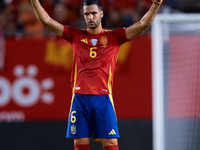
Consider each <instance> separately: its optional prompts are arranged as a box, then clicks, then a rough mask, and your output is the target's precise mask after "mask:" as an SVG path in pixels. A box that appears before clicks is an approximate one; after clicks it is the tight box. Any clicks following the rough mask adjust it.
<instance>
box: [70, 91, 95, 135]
mask: <svg viewBox="0 0 200 150" xmlns="http://www.w3.org/2000/svg"><path fill="white" fill-rule="evenodd" d="M86 107H87V106H86V102H85V101H84V99H83V98H82V97H81V95H78V94H75V95H74V96H73V100H72V106H71V108H70V109H71V110H70V114H69V120H68V127H67V135H66V137H67V138H70V137H71V138H90V137H92V128H91V124H90V122H89V119H88V118H89V117H88V115H87V112H86V111H85V110H86Z"/></svg>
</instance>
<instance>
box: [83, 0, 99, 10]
mask: <svg viewBox="0 0 200 150" xmlns="http://www.w3.org/2000/svg"><path fill="white" fill-rule="evenodd" d="M94 4H95V5H97V6H98V7H99V9H101V10H102V4H101V1H100V0H84V2H83V6H90V5H94Z"/></svg>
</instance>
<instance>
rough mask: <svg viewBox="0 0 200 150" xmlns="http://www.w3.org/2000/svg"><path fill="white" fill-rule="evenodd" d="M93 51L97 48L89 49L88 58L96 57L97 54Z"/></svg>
mask: <svg viewBox="0 0 200 150" xmlns="http://www.w3.org/2000/svg"><path fill="white" fill-rule="evenodd" d="M93 49H97V47H92V48H90V57H91V58H95V57H97V52H95V51H93Z"/></svg>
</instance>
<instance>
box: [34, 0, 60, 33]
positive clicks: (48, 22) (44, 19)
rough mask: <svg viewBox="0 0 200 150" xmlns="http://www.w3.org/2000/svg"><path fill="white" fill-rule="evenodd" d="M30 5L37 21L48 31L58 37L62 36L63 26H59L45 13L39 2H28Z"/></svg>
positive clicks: (35, 0)
mask: <svg viewBox="0 0 200 150" xmlns="http://www.w3.org/2000/svg"><path fill="white" fill-rule="evenodd" d="M30 1H31V4H32V6H33V9H34V12H35V15H36V17H37V19H38V20H39V21H40V22H41V23H42V24H43V25H44V26H45V27H46V28H48V29H49V30H51V31H53V32H54V33H55V34H57V35H58V36H59V37H61V36H62V34H63V30H64V26H63V25H62V24H60V23H59V22H57V21H55V20H53V19H52V18H51V17H50V16H49V15H48V14H47V12H46V11H45V10H44V8H43V7H42V6H41V4H40V2H39V0H30Z"/></svg>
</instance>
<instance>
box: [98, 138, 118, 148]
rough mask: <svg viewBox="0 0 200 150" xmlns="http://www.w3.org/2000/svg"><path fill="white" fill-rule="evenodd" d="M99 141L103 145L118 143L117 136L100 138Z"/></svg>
mask: <svg viewBox="0 0 200 150" xmlns="http://www.w3.org/2000/svg"><path fill="white" fill-rule="evenodd" d="M101 143H102V145H103V147H105V146H109V145H118V139H117V138H111V139H101Z"/></svg>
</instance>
